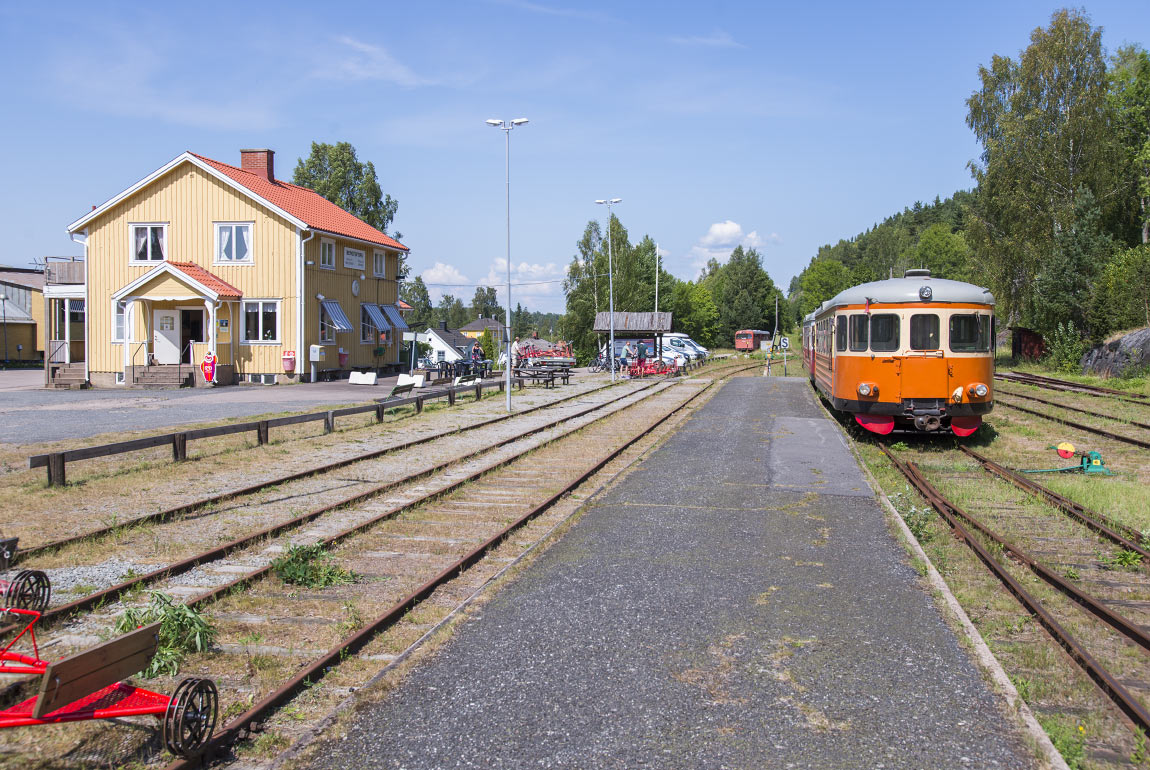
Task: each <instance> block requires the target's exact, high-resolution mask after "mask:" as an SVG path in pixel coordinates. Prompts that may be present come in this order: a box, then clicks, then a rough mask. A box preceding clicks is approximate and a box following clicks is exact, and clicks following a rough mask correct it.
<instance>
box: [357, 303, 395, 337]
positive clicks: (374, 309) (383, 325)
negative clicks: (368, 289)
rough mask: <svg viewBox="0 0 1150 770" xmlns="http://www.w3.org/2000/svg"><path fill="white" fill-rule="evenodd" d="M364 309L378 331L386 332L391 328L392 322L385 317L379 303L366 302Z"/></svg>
mask: <svg viewBox="0 0 1150 770" xmlns="http://www.w3.org/2000/svg"><path fill="white" fill-rule="evenodd" d="M363 309H364V310H366V311H367V317H368V318H370V319H371V325H372V326H374V327H375V330H376V331H380V332H386V331H390V330H391V324H389V323H388V322H387V319H386V318H384V317H383V311H382V310H380V309H379V305H374V304H371V303H369V302H365V303H363Z"/></svg>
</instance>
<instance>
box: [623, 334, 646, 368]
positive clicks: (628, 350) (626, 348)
mask: <svg viewBox="0 0 1150 770" xmlns="http://www.w3.org/2000/svg"><path fill="white" fill-rule="evenodd" d="M630 361H637V362H638V363H639V366H643V365H644V364H646V363H647V343H646V342H643V340H639V344H638V346H636V345H635V344H633V343H632V342H631V341H630V340H628V341H627V342H626V343H625V344H624V345H623V349H622V350H621V351H619V368H620V369H626V368H627V365H628V362H630Z"/></svg>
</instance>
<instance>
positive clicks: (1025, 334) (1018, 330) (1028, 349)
mask: <svg viewBox="0 0 1150 770" xmlns="http://www.w3.org/2000/svg"><path fill="white" fill-rule="evenodd" d="M1044 355H1046V340H1044V339H1043V338H1042V335H1041V334H1039V333H1038V332H1036V331H1034V330H1033V329H1027V328H1026V327H1024V326H1011V327H1010V358H1011V360H1013V361H1017V360H1018V359H1019V358H1022V359H1025V360H1027V361H1037V360H1038V359H1040V358H1042V357H1043V356H1044Z"/></svg>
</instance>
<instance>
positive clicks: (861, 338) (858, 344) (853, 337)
mask: <svg viewBox="0 0 1150 770" xmlns="http://www.w3.org/2000/svg"><path fill="white" fill-rule="evenodd" d="M850 341H851V350H854V351H860V350H866V343H867V317H866V316H865V315H852V316H851V334H850Z"/></svg>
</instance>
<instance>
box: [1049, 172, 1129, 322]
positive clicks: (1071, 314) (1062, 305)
mask: <svg viewBox="0 0 1150 770" xmlns="http://www.w3.org/2000/svg"><path fill="white" fill-rule="evenodd" d="M1074 217H1075V218H1074V221H1073V222H1070V223H1069V224H1068V226H1067V227H1065V228H1063V229H1061V230H1060V231H1059V232H1058V234H1057V235H1056V236H1055V239H1054V250H1053V252H1052V253H1051V255H1050V257H1048V258H1047V259H1046V260H1045V261H1044V262H1043V264H1042V266H1041V268H1040V270H1039V272H1038V275H1037V276H1036V277H1035V281H1034V308H1033V311H1032V314H1031V316H1032V317H1033V318H1034V319H1035V321H1036V326H1037V328H1038V330H1039V331H1041V332H1042V333H1043V334H1052V333H1054V332H1055V331H1056V330H1057V329H1059V327H1063V328H1073V329H1078V330H1083V331H1085V332H1087V334H1088V335H1089V333H1090V332H1091V329H1090V324H1089V323H1088V321H1087V317H1086V313H1087V309H1088V308H1089V307H1090V306H1091V292H1092V289H1093V285H1094V277H1095V275H1096V274H1097V273H1098V271H1099V270H1100V269H1101V266H1103V265H1105V264H1106V263H1107V262H1108V261H1109V258H1110V253H1111V251H1112V250H1113V243H1112V240H1111V238H1110V235H1109V234H1107V233H1104V232H1101V227H1100V221H1099V220H1100V219H1101V212H1100V210H1099V208H1098V203H1097V201H1096V200H1095V198H1094V194H1093V193H1091V192H1090V190H1089V189H1087V188H1086V187H1085V186H1083V187H1081V188H1079V192H1078V198H1077V200H1076V202H1075V206H1074Z"/></svg>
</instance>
